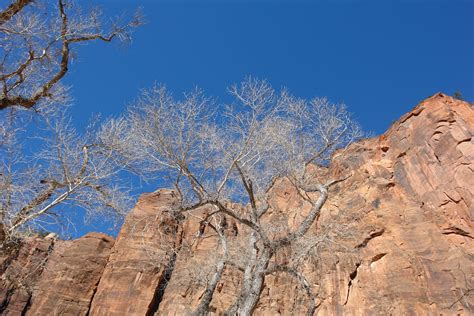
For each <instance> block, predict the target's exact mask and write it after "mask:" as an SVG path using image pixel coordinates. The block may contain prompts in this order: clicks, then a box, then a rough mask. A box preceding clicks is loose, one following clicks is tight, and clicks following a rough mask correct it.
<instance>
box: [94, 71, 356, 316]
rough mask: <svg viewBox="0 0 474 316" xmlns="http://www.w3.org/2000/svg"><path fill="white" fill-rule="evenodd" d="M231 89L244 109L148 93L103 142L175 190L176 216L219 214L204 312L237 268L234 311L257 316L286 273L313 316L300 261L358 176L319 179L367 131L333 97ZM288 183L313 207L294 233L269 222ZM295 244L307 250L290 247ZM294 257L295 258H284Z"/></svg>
mask: <svg viewBox="0 0 474 316" xmlns="http://www.w3.org/2000/svg"><path fill="white" fill-rule="evenodd" d="M229 91H230V93H231V94H232V95H233V96H234V97H235V102H234V103H233V104H230V105H227V106H225V107H217V106H216V105H215V103H214V102H213V100H212V99H210V98H207V97H205V96H204V95H203V93H202V92H200V91H199V90H195V91H192V92H191V93H188V94H185V96H184V98H183V100H179V101H177V100H175V99H174V98H173V97H172V96H171V95H170V94H169V93H168V92H167V91H166V89H165V88H164V87H163V86H157V87H154V88H152V89H150V90H147V91H144V92H143V94H142V95H141V97H140V98H139V99H138V101H137V102H136V104H135V105H134V106H132V107H131V108H130V109H129V111H128V113H127V114H126V115H124V116H123V117H121V118H118V119H112V120H110V121H108V122H107V123H106V124H105V125H103V127H102V131H101V132H100V134H101V136H100V138H101V140H102V142H103V143H104V144H106V145H107V146H108V148H110V149H111V150H115V152H116V153H117V154H119V156H120V157H121V158H120V159H121V164H122V165H126V166H127V167H129V168H130V169H132V170H135V171H137V172H138V171H139V172H140V173H141V174H142V175H144V176H147V177H150V178H159V179H161V180H163V179H165V180H166V181H167V184H168V185H172V186H173V187H174V188H175V190H176V192H177V193H178V195H179V198H180V201H181V203H178V204H179V205H180V206H179V207H177V208H176V209H175V210H174V211H175V212H176V214H177V215H178V214H179V216H183V215H184V216H194V217H196V216H198V217H199V215H198V213H197V211H199V210H200V209H202V208H206V209H210V210H211V211H208V212H206V214H207V215H206V216H205V217H204V218H201V219H200V221H201V223H202V225H203V227H207V228H209V229H211V230H212V231H214V233H215V236H217V238H218V240H219V245H220V246H219V247H220V248H221V251H216V254H215V255H216V256H217V260H216V261H215V264H214V265H215V266H214V268H213V270H214V272H213V274H212V276H211V277H210V278H209V280H208V282H207V286H206V289H205V292H204V294H203V295H202V296H201V301H200V303H199V304H198V307H197V309H196V310H195V311H194V314H195V315H204V314H207V313H208V309H209V304H210V302H211V300H212V297H213V296H214V291H215V288H216V285H217V283H218V282H219V280H220V278H221V276H222V272H223V270H224V269H235V270H236V271H238V272H239V273H240V275H241V277H242V282H241V284H242V288H241V290H240V293H239V294H238V295H237V299H236V300H235V302H234V304H233V305H232V306H231V307H230V308H229V310H228V311H227V313H228V314H235V313H237V314H239V315H249V314H251V313H252V311H253V310H254V309H255V307H256V304H257V302H258V301H259V298H260V295H261V291H262V289H263V286H264V283H265V279H266V277H267V276H268V275H270V274H277V273H284V274H287V275H288V276H290V277H292V278H294V280H295V281H296V282H298V283H299V284H300V285H301V288H302V289H303V290H304V291H305V293H306V294H307V295H308V298H309V301H310V302H311V303H310V304H309V306H308V314H309V315H312V314H313V312H314V311H315V309H316V306H317V304H316V297H315V295H316V294H315V293H314V292H313V290H312V286H311V285H310V284H309V283H308V281H307V279H306V278H305V276H304V274H303V272H302V270H301V269H300V265H299V263H301V260H300V258H301V257H307V256H308V253H309V252H310V251H311V250H312V249H313V248H315V247H317V245H318V239H317V237H318V236H317V235H316V236H313V235H314V234H313V233H311V232H310V228H311V227H312V225H313V224H314V223H315V221H316V220H317V218H318V216H319V214H320V212H321V209H322V207H323V206H324V204H325V202H326V201H327V199H328V196H329V194H330V192H331V187H333V186H335V185H336V184H337V183H339V182H341V181H344V180H345V179H346V178H347V177H349V176H350V175H341V176H340V177H338V178H334V179H328V178H327V177H325V176H324V175H322V174H319V173H318V172H319V171H320V170H321V169H324V166H327V164H328V162H329V159H330V157H331V154H332V153H333V152H334V151H335V150H336V149H339V148H344V147H345V146H346V145H347V144H349V143H350V142H352V141H353V140H355V139H357V138H359V137H360V136H361V135H362V134H361V131H360V129H359V127H358V125H357V124H356V123H354V121H353V120H352V119H351V116H350V114H349V113H348V112H347V111H346V108H345V106H344V105H338V104H333V103H330V102H329V101H328V100H326V99H321V98H316V99H312V100H310V101H307V100H304V99H300V98H296V97H293V96H291V95H290V94H289V93H288V92H287V91H286V90H283V91H282V92H281V93H278V94H277V93H276V92H275V91H274V90H273V88H272V87H271V86H270V85H269V84H268V83H267V82H266V81H262V80H257V79H253V78H248V79H246V80H245V81H243V82H242V83H241V84H240V85H235V86H232V87H230V89H229ZM281 179H285V181H289V183H291V184H292V186H293V187H294V188H295V189H296V190H297V192H298V193H299V195H300V196H301V197H302V198H303V199H304V201H305V203H307V204H308V205H309V208H310V210H309V212H308V214H307V215H306V216H304V218H303V220H302V221H301V222H300V223H299V224H297V225H296V227H293V228H289V227H287V226H285V225H279V224H278V223H277V221H274V220H269V219H268V218H266V217H265V214H266V213H267V211H268V210H269V209H271V207H272V206H270V203H269V194H270V192H271V189H272V186H273V185H274V183H275V182H276V181H279V180H281ZM239 205H240V206H239ZM223 217H224V218H226V217H228V218H230V219H232V220H234V221H236V222H238V223H239V225H241V226H242V227H244V228H245V230H246V231H248V234H246V236H245V238H244V243H243V244H242V243H240V244H239V243H238V242H234V241H233V240H229V236H228V234H226V233H225V230H226V229H229V228H228V227H226V225H224V224H223V222H222V221H223ZM201 235H202V232H197V235H196V236H201ZM310 237H311V238H310ZM313 237H314V238H313ZM235 247H237V248H238V249H234V248H235ZM295 247H296V248H297V249H298V251H293V250H291V249H295ZM288 250H290V251H289V253H292V255H291V256H292V257H291V258H290V260H287V262H285V263H279V262H278V261H277V260H275V258H276V256H277V255H278V254H279V253H282V252H285V251H286V252H288ZM235 252H237V253H238V255H237V256H236V255H233V253H235Z"/></svg>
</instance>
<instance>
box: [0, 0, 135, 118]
mask: <svg viewBox="0 0 474 316" xmlns="http://www.w3.org/2000/svg"><path fill="white" fill-rule="evenodd" d="M142 20H143V19H142V17H141V15H140V14H139V12H137V13H136V14H135V15H134V16H133V17H132V18H131V19H130V20H129V21H127V22H123V23H122V22H120V21H119V20H116V21H114V20H111V21H107V20H106V19H104V18H103V17H102V14H101V12H100V10H99V9H92V10H89V11H87V12H83V11H81V8H80V7H78V6H77V5H75V4H74V2H73V1H67V0H57V1H56V2H55V3H54V1H41V0H37V1H31V0H14V1H12V2H11V4H10V5H8V6H7V7H4V8H1V7H0V52H1V53H0V110H4V109H6V108H9V107H13V106H19V107H22V108H26V109H31V108H36V109H38V108H43V109H44V108H46V109H47V108H49V107H50V106H51V104H54V103H57V102H59V103H64V100H65V99H66V98H67V89H66V88H65V87H64V86H62V85H61V80H62V79H63V77H64V76H65V75H66V74H67V72H68V70H69V65H70V63H71V60H72V57H73V46H74V45H76V44H79V43H83V44H84V43H88V42H91V41H96V40H99V41H105V42H110V41H112V40H113V39H115V38H117V39H119V40H121V41H124V40H129V39H130V32H131V31H132V30H133V28H135V27H137V26H139V25H140V24H141V23H142Z"/></svg>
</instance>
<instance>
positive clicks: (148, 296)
mask: <svg viewBox="0 0 474 316" xmlns="http://www.w3.org/2000/svg"><path fill="white" fill-rule="evenodd" d="M175 200H176V199H175V196H174V194H173V192H172V191H169V190H160V191H158V192H156V193H152V194H144V195H143V196H142V197H141V198H140V200H139V202H138V204H137V206H136V207H135V208H134V210H133V211H132V212H131V213H130V214H129V216H128V217H127V220H126V222H125V224H124V225H123V227H122V229H121V231H120V234H119V236H118V237H117V241H116V243H115V246H114V248H113V250H112V254H111V255H110V259H109V262H108V264H107V266H106V268H105V271H104V274H103V275H102V278H101V281H100V283H99V287H98V289H97V293H96V295H95V296H94V300H93V302H92V308H91V311H90V315H150V314H151V315H152V314H153V313H154V311H155V310H156V308H157V304H158V301H159V300H161V298H160V296H161V295H162V291H163V290H164V289H165V287H166V284H167V282H168V279H169V272H170V269H171V268H172V266H173V264H174V260H175V254H174V252H173V251H172V250H173V249H174V248H175V244H177V243H179V239H180V236H181V229H180V226H179V225H178V223H177V222H176V221H175V220H174V219H173V218H172V217H171V216H170V215H169V214H168V213H167V212H168V210H169V206H171V205H172V204H173V203H174V202H175ZM157 202H158V203H157Z"/></svg>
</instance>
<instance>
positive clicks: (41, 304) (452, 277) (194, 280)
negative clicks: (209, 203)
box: [0, 94, 474, 315]
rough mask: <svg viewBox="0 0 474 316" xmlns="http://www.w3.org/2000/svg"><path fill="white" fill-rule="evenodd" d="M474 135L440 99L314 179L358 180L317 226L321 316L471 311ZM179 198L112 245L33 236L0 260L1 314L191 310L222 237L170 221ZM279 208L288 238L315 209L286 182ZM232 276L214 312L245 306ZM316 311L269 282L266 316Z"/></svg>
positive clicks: (145, 206)
mask: <svg viewBox="0 0 474 316" xmlns="http://www.w3.org/2000/svg"><path fill="white" fill-rule="evenodd" d="M473 135H474V109H473V107H472V105H470V104H469V103H466V102H463V101H459V100H455V99H453V98H451V97H449V96H446V95H444V94H436V95H434V96H433V97H431V98H429V99H426V100H425V101H423V102H421V103H420V104H419V105H418V106H416V107H415V108H414V109H413V110H412V111H411V112H410V113H408V114H406V115H405V116H403V117H402V118H401V119H400V120H399V121H397V122H396V123H395V124H393V126H392V127H391V128H390V129H389V130H388V131H387V132H386V133H385V134H383V135H381V136H380V137H375V138H371V139H366V140H363V141H360V142H357V143H354V144H352V145H351V146H350V147H349V148H348V149H346V150H344V151H340V152H337V153H335V155H334V157H333V160H332V163H331V166H330V167H329V168H315V169H314V174H315V177H321V178H323V179H329V178H340V177H346V176H348V175H350V177H348V178H347V179H346V180H345V181H343V182H341V183H339V184H337V185H336V186H335V187H333V188H332V189H331V190H330V192H329V199H328V201H327V202H326V204H325V206H324V208H323V210H322V212H321V215H320V217H319V219H318V221H317V223H315V224H314V225H313V227H312V228H311V233H312V234H313V235H315V236H319V237H318V238H320V239H318V240H317V245H318V246H317V252H315V253H314V254H313V255H311V256H309V257H308V258H307V260H305V261H304V265H303V266H304V273H305V275H306V277H307V279H308V281H309V283H310V284H311V288H312V290H313V292H314V293H316V295H317V304H318V309H317V313H318V315H366V314H369V315H406V314H408V315H427V314H429V315H435V314H438V315H439V314H442V315H470V314H472V313H473V312H474V224H473V218H474V203H473V196H474V138H473ZM175 202H176V197H175V196H174V193H173V191H170V190H159V191H156V192H154V193H151V194H145V195H143V196H142V197H141V198H140V200H139V202H138V204H137V206H136V207H135V209H134V210H133V211H132V212H131V213H130V214H129V216H128V217H127V219H126V222H125V224H124V226H123V227H122V229H121V231H120V234H119V236H118V237H117V240H116V242H115V243H114V242H113V241H112V240H111V239H110V238H109V237H106V236H105V235H99V234H92V235H88V236H85V237H83V238H81V239H78V240H75V241H67V242H64V241H54V240H41V239H33V240H30V241H28V242H26V243H25V244H24V245H23V246H21V247H19V249H17V250H16V252H14V253H15V255H9V256H5V255H4V256H3V257H2V256H0V268H1V270H0V273H2V280H1V282H3V283H2V289H1V291H0V303H1V307H0V311H2V314H18V313H27V314H32V315H58V314H68V315H69V314H70V315H86V314H90V315H182V314H187V313H189V312H190V311H191V310H193V309H194V308H195V307H196V306H197V304H198V302H199V300H200V298H201V297H202V295H203V291H204V289H205V286H206V282H207V281H206V280H208V279H206V276H209V269H210V268H212V267H213V266H214V265H215V264H216V262H215V258H216V256H215V255H214V256H212V255H211V254H212V253H215V249H216V245H217V242H218V241H217V238H216V236H214V234H213V233H212V231H210V230H209V229H206V228H205V227H202V225H200V221H201V219H202V218H203V217H205V216H206V214H207V213H208V210H206V209H201V210H197V211H196V212H195V214H194V216H189V217H186V218H184V217H182V218H181V217H177V216H174V214H172V212H171V210H172V209H173V203H175ZM270 205H271V209H270V210H269V211H268V212H267V214H266V215H265V216H266V218H265V220H266V221H268V222H271V223H276V222H278V223H280V224H282V225H284V226H285V227H288V228H290V229H291V228H294V227H295V226H296V225H297V223H299V222H300V221H301V219H302V218H303V216H304V215H305V214H306V212H307V211H308V205H307V203H305V202H304V201H303V200H302V199H301V197H300V196H299V195H298V193H297V192H296V191H295V190H294V189H293V188H292V186H290V185H289V184H288V183H286V182H285V180H280V181H278V182H277V183H276V184H275V185H274V187H273V189H272V194H271V199H270ZM235 207H239V206H235ZM225 226H226V233H227V234H228V237H229V240H232V242H234V243H236V244H238V243H239V240H240V238H241V237H242V236H244V235H246V233H247V232H246V231H245V228H244V227H241V226H240V225H238V223H236V222H235V221H232V220H231V219H228V218H227V219H226V224H225ZM197 236H199V237H203V238H196V237H197ZM234 255H236V256H238V253H237V254H234ZM217 257H218V256H217ZM285 257H286V254H285V253H282V254H279V255H278V256H277V257H276V259H275V260H276V261H278V262H284V261H285V260H286V258H285ZM39 263H40V264H39ZM33 265H34V266H35V267H37V266H40V268H38V269H35V268H32V266H33ZM234 270H235V269H225V270H224V274H223V277H222V279H221V281H220V282H219V284H218V285H217V288H216V295H215V297H214V298H213V300H212V302H211V314H219V313H221V312H222V311H224V310H226V309H227V308H228V307H229V306H230V304H232V302H233V301H234V300H235V297H236V294H237V293H238V291H239V289H240V287H241V285H240V283H239V282H240V281H239V280H240V278H239V275H238V274H239V272H238V271H234ZM203 276H204V277H203ZM15 282H16V283H20V284H26V285H27V286H26V287H21V286H20V287H18V286H15V284H14V283H15ZM307 304H308V302H307V299H306V297H305V295H304V291H303V290H302V289H301V288H300V287H299V286H298V284H297V283H296V282H295V281H294V280H293V279H291V278H289V277H286V276H285V275H270V276H269V277H268V278H267V279H266V281H265V288H264V289H263V292H262V295H261V299H260V302H259V304H258V305H257V308H256V310H255V314H257V315H279V314H281V315H296V314H303V313H304V312H305V305H307Z"/></svg>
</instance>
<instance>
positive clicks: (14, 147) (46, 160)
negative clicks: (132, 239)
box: [0, 0, 143, 241]
mask: <svg viewBox="0 0 474 316" xmlns="http://www.w3.org/2000/svg"><path fill="white" fill-rule="evenodd" d="M142 21H143V18H142V16H141V14H140V13H139V12H137V13H135V15H134V16H133V17H131V18H129V19H127V20H122V21H121V20H120V19H108V18H106V17H104V16H103V15H102V13H101V11H100V10H99V9H98V8H92V9H89V8H87V9H86V10H83V9H82V8H81V7H80V6H79V5H78V4H77V2H75V1H69V0H56V1H44V0H35V1H31V0H11V1H9V2H7V1H5V2H3V3H2V4H1V5H0V241H4V240H6V239H5V238H7V239H8V238H9V237H12V236H15V235H16V234H18V233H19V232H21V233H25V232H27V231H28V230H30V229H38V228H39V226H40V225H41V223H42V221H45V220H46V221H48V222H50V221H55V222H56V221H62V220H64V219H65V217H62V216H60V215H59V213H61V212H62V211H61V209H64V208H73V206H72V205H71V204H73V205H75V206H79V207H82V208H83V209H85V210H86V212H87V213H88V214H92V213H94V212H95V211H96V210H97V211H99V213H100V212H101V211H110V210H114V213H116V212H119V213H123V212H124V208H127V205H128V202H129V199H128V197H127V195H126V194H124V193H125V191H124V190H122V189H121V188H119V187H114V186H113V185H111V184H110V182H109V181H110V180H111V179H113V178H114V177H116V176H117V174H118V173H119V172H120V171H119V168H117V167H116V166H117V165H113V164H112V163H111V161H112V157H111V156H110V155H111V152H110V151H109V152H107V151H106V150H104V148H103V147H101V146H100V144H99V143H98V142H97V139H96V138H95V136H94V133H93V128H91V129H90V130H89V131H88V132H87V133H86V135H80V134H79V133H77V132H76V131H75V130H74V128H73V125H72V124H71V122H70V121H69V119H68V116H67V114H66V112H67V109H66V108H67V106H68V105H69V104H70V97H69V94H68V88H67V87H66V86H64V85H63V84H62V83H61V81H62V79H63V78H64V76H65V75H66V74H67V72H68V69H69V66H70V64H71V62H72V61H73V60H74V58H73V57H74V46H75V45H79V44H87V43H89V42H93V41H104V42H111V41H113V40H114V39H118V40H120V41H128V40H130V35H131V32H132V31H133V29H134V28H135V27H137V26H139V25H140V24H142ZM31 110H34V111H31ZM32 120H33V121H34V124H30V123H31V121H32ZM117 185H118V183H117Z"/></svg>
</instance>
